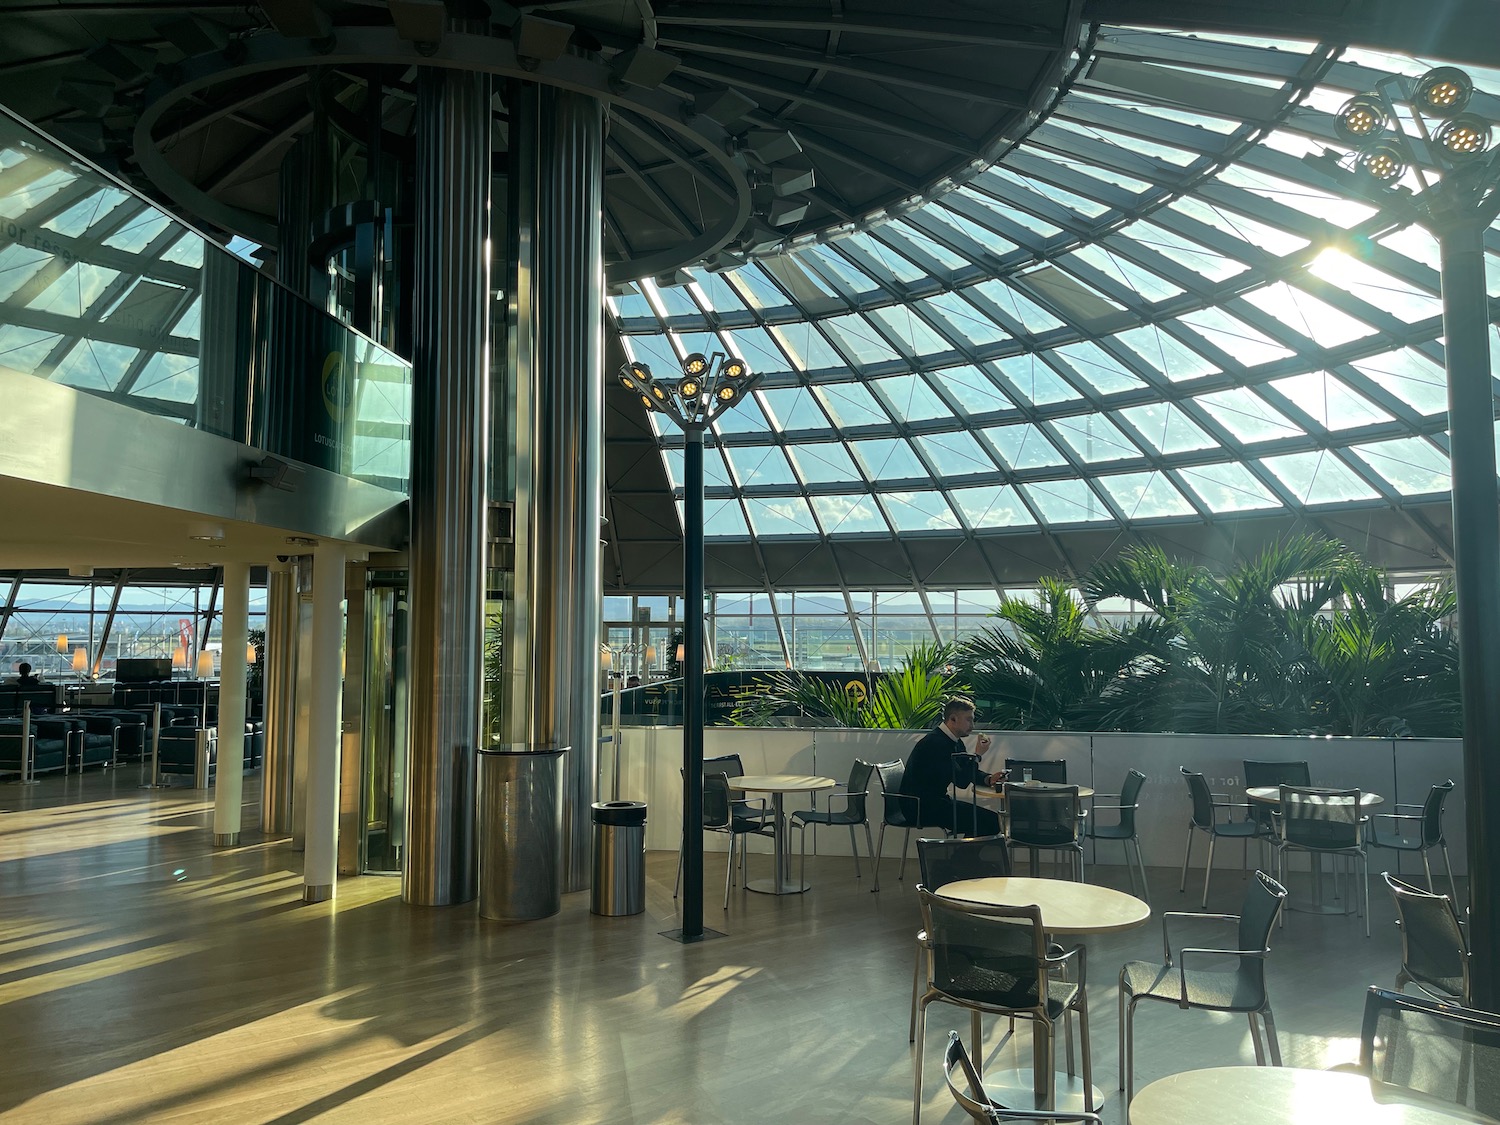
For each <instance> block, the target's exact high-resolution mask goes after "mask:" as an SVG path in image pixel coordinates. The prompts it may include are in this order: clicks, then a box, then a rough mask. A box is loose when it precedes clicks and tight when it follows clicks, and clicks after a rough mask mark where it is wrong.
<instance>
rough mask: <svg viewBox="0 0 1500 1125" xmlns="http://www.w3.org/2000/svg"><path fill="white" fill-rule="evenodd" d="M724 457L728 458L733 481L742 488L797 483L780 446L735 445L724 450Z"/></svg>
mask: <svg viewBox="0 0 1500 1125" xmlns="http://www.w3.org/2000/svg"><path fill="white" fill-rule="evenodd" d="M724 455H725V456H726V457H728V458H729V464H730V466H731V467H732V468H733V469H734V479H735V480H736V481H738V482H739V484H740V486H741V487H742V488H756V487H758V486H761V485H777V484H796V483H797V478H796V477H795V476H794V475H793V474H792V466H791V465H790V464H789V463H788V462H787V459H786V454H785V453H783V452H782V451H781V447H780V446H775V445H735V446H730V447H729V448H728V449H726V450H724Z"/></svg>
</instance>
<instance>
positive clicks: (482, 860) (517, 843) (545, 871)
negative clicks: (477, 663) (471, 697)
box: [479, 744, 568, 922]
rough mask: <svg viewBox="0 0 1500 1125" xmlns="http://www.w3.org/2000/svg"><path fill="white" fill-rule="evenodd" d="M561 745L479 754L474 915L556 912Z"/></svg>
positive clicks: (505, 917) (512, 918) (527, 916)
mask: <svg viewBox="0 0 1500 1125" xmlns="http://www.w3.org/2000/svg"><path fill="white" fill-rule="evenodd" d="M567 750H568V748H567V747H566V746H563V747H554V746H525V745H515V744H512V745H509V746H506V747H503V748H487V749H484V750H481V751H480V752H479V914H480V917H483V918H493V919H495V920H496V921H499V922H527V921H531V920H532V919H534V918H546V917H549V916H550V915H553V914H556V913H557V912H558V911H559V910H561V909H562V882H563V881H562V831H563V829H562V825H563V787H562V761H563V755H564V754H565V753H567Z"/></svg>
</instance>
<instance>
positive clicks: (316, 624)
mask: <svg viewBox="0 0 1500 1125" xmlns="http://www.w3.org/2000/svg"><path fill="white" fill-rule="evenodd" d="M312 595H313V623H312V677H311V680H312V701H311V707H310V708H309V711H310V714H309V718H308V735H309V737H308V755H307V759H308V760H307V847H306V850H305V852H304V854H303V875H302V901H303V902H323V901H324V900H325V899H330V898H332V897H333V884H334V878H335V875H336V873H337V867H338V825H339V743H340V742H341V741H342V733H341V730H340V726H341V724H340V721H339V713H340V701H341V698H342V696H343V690H342V681H343V668H342V662H341V660H340V656H341V654H342V650H343V640H344V636H343V623H344V608H343V603H344V545H343V544H342V543H325V544H322V545H320V546H319V547H317V548H316V549H315V550H314V552H313V577H312Z"/></svg>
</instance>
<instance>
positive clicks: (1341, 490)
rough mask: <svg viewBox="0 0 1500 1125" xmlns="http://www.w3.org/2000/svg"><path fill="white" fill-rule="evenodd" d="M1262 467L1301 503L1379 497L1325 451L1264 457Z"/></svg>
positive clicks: (1330, 502)
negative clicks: (1279, 480)
mask: <svg viewBox="0 0 1500 1125" xmlns="http://www.w3.org/2000/svg"><path fill="white" fill-rule="evenodd" d="M1262 464H1264V465H1265V466H1266V468H1268V469H1270V470H1271V472H1273V473H1275V474H1276V475H1277V477H1279V478H1280V479H1281V481H1282V482H1283V483H1284V484H1285V485H1286V486H1287V488H1288V489H1289V490H1290V491H1291V493H1292V495H1293V496H1294V497H1295V498H1296V499H1298V500H1300V501H1301V502H1302V503H1304V504H1337V503H1340V502H1342V501H1345V500H1373V499H1375V498H1376V497H1378V496H1379V495H1380V494H1379V493H1378V492H1376V491H1375V489H1373V488H1371V487H1370V486H1369V485H1368V484H1366V483H1365V482H1364V481H1362V480H1360V479H1359V477H1357V476H1356V475H1355V474H1354V473H1353V471H1352V470H1350V469H1349V467H1348V466H1347V465H1345V464H1344V463H1343V462H1342V461H1340V460H1339V459H1338V457H1337V456H1336V455H1335V454H1334V453H1333V452H1332V451H1331V450H1327V449H1319V450H1316V451H1314V452H1312V453H1289V454H1287V455H1286V456H1284V457H1267V458H1266V459H1265V460H1264V461H1263V462H1262Z"/></svg>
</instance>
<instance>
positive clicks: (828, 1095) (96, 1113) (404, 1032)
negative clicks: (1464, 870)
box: [0, 768, 1399, 1125]
mask: <svg viewBox="0 0 1500 1125" xmlns="http://www.w3.org/2000/svg"><path fill="white" fill-rule="evenodd" d="M137 780H138V779H137V777H136V773H135V771H134V770H133V769H130V768H126V769H124V770H122V771H118V772H117V773H114V774H106V775H103V776H101V775H100V774H98V773H91V774H89V775H87V776H85V777H84V778H83V779H81V780H80V779H79V778H78V777H76V776H75V777H72V778H60V777H51V778H46V779H44V780H43V781H42V783H41V784H39V785H36V786H31V787H22V786H20V785H15V784H5V783H0V1120H3V1121H5V1122H46V1123H48V1125H67V1123H75V1122H76V1123H82V1122H100V1121H109V1122H158V1121H183V1122H190V1121H213V1122H216V1123H238V1122H247V1123H248V1122H254V1123H267V1125H270V1123H274V1125H291V1123H294V1122H304V1121H320V1122H323V1121H326V1122H395V1121H401V1122H418V1121H420V1122H524V1123H542V1122H559V1123H560V1122H594V1121H609V1122H637V1123H645V1122H692V1123H720V1122H722V1123H731V1122H745V1123H747V1125H749V1123H753V1125H765V1123H769V1122H814V1123H815V1122H828V1123H833V1122H840V1123H852V1122H902V1121H904V1120H908V1119H909V1117H910V1113H911V1049H910V1047H909V1046H908V1044H907V1041H906V1027H907V1004H908V1000H909V996H910V988H911V965H912V935H913V933H914V932H915V929H916V925H917V905H916V899H915V895H914V894H913V893H912V890H911V887H912V885H913V884H914V882H915V869H914V865H909V866H908V870H907V878H906V882H905V883H904V884H902V883H898V882H897V881H896V879H895V870H894V863H893V861H889V860H888V861H887V863H888V865H889V866H888V867H887V869H886V871H885V872H883V879H882V883H883V888H884V889H882V891H881V893H880V894H878V895H872V894H870V893H869V892H868V886H869V882H870V879H869V875H868V872H866V877H865V880H864V881H863V883H860V882H856V880H855V879H854V878H853V872H852V868H851V866H850V864H849V861H848V860H844V859H832V858H830V859H824V860H815V861H813V862H811V863H810V864H809V868H808V878H809V881H810V882H812V883H813V889H812V891H811V892H810V893H808V894H805V895H793V896H786V897H783V898H772V897H768V896H764V895H755V894H745V893H743V892H742V891H739V890H738V889H737V890H736V891H735V892H734V894H733V895H732V897H731V900H730V908H729V910H728V912H727V913H724V912H720V911H719V910H718V909H717V903H718V899H717V898H716V892H715V890H714V888H715V886H716V885H718V884H717V880H719V879H720V878H721V877H722V874H723V869H722V866H721V864H722V862H723V860H722V857H721V856H719V855H715V854H710V855H709V856H708V857H707V861H706V868H707V871H706V876H705V878H706V882H707V884H708V894H707V901H708V904H709V907H710V909H709V911H708V918H707V921H708V924H709V925H710V926H712V927H714V928H716V929H721V930H724V931H726V933H727V934H728V936H727V937H725V938H723V939H720V940H716V941H711V942H707V943H705V944H702V945H697V946H688V947H684V946H680V945H676V944H674V943H672V942H669V941H666V940H664V939H663V938H661V937H659V936H657V935H658V931H660V930H665V929H668V928H670V927H671V926H673V925H675V924H676V918H675V915H674V914H673V900H672V878H673V874H674V865H675V857H674V856H672V855H669V854H664V853H653V854H652V855H651V857H650V861H649V863H648V886H647V910H646V913H645V915H643V916H637V917H634V918H620V919H603V918H595V917H593V916H591V915H590V914H589V913H588V895H587V894H586V893H584V894H575V895H569V896H566V897H565V899H564V906H563V910H562V913H561V914H559V915H558V916H557V917H555V918H551V919H548V920H545V921H542V922H535V923H530V924H527V925H520V926H502V925H496V924H492V923H483V922H481V921H480V920H479V919H478V917H477V916H476V913H475V911H474V909H473V908H472V907H463V908H454V909H431V908H415V907H408V906H405V905H403V904H402V903H401V901H400V887H399V883H398V881H397V880H395V879H390V878H374V877H371V878H362V879H345V880H342V881H341V882H340V883H339V885H338V892H337V897H336V899H335V900H334V901H333V902H332V903H323V904H319V905H316V906H306V905H303V904H302V903H301V901H300V887H301V878H300V869H301V856H300V855H299V854H297V853H295V852H294V851H293V850H292V847H291V845H290V843H289V842H287V841H282V840H275V841H259V840H258V837H257V833H256V832H255V831H254V825H255V824H256V823H257V813H256V809H257V807H258V786H257V785H256V784H255V782H254V781H253V779H247V784H246V824H247V829H248V830H247V832H246V834H245V835H246V839H247V842H246V843H245V844H244V845H243V846H241V847H239V848H235V849H232V850H227V851H216V850H214V849H213V848H212V847H210V846H209V843H208V833H207V827H206V826H207V825H208V823H209V820H210V817H211V801H210V800H209V799H208V795H207V794H202V793H196V792H192V791H188V790H182V789H174V790H166V791H142V790H139V789H137V788H136V783H137ZM768 846H769V845H767V847H768ZM1229 850H1230V851H1231V852H1234V853H1236V854H1235V856H1234V858H1236V859H1237V858H1238V856H1237V849H1229ZM1147 858H1148V861H1149V858H1150V857H1149V856H1148V857H1147ZM1229 858H1230V857H1229V856H1221V857H1220V859H1221V863H1222V862H1225V861H1227V860H1228V859H1229ZM1390 858H1392V857H1388V856H1386V855H1382V854H1380V853H1376V855H1375V856H1372V860H1371V864H1372V868H1373V869H1374V870H1376V871H1378V870H1380V869H1381V868H1382V867H1384V866H1387V865H1388V864H1389V862H1390ZM769 862H770V861H769V857H768V856H767V855H764V854H759V853H757V854H754V855H752V856H751V864H752V867H754V866H759V867H761V868H766V867H767V865H768V864H769ZM762 873H763V872H762ZM754 874H756V872H753V871H752V875H754ZM1151 874H1152V877H1153V896H1154V901H1155V903H1156V906H1157V908H1158V909H1172V910H1181V909H1191V908H1193V907H1194V906H1195V905H1196V903H1195V901H1193V900H1194V896H1192V895H1188V896H1183V895H1179V894H1178V893H1177V889H1176V872H1172V871H1166V870H1162V869H1154V870H1153V871H1152V873H1151ZM1090 878H1091V879H1092V878H1097V879H1100V880H1101V881H1105V882H1109V883H1111V884H1112V885H1116V886H1120V887H1122V888H1125V887H1127V886H1128V883H1127V880H1126V875H1125V869H1124V868H1123V867H1109V868H1092V867H1091V868H1090ZM1243 887H1244V880H1243V877H1242V873H1241V872H1239V871H1238V870H1234V869H1230V868H1228V867H1225V868H1224V869H1223V870H1221V871H1220V872H1219V873H1218V874H1217V875H1216V877H1215V879H1214V884H1213V891H1214V893H1213V898H1212V899H1211V900H1210V907H1211V908H1212V909H1217V910H1232V909H1234V908H1235V906H1236V904H1237V902H1238V900H1239V896H1240V894H1241V893H1242V890H1243ZM1378 888H1379V884H1378V883H1377V884H1376V885H1375V888H1372V893H1371V901H1372V904H1373V907H1374V927H1373V928H1374V936H1373V937H1372V938H1370V939H1366V938H1365V937H1364V936H1363V928H1362V926H1361V924H1360V923H1359V922H1357V921H1356V920H1354V919H1353V918H1347V919H1345V918H1322V917H1312V916H1308V915H1301V914H1297V915H1292V916H1291V917H1290V918H1289V919H1288V921H1287V925H1286V928H1285V929H1283V930H1280V931H1278V932H1277V933H1276V934H1275V935H1274V936H1273V939H1272V941H1273V953H1272V959H1271V989H1272V1002H1273V1004H1274V1007H1275V1011H1276V1022H1277V1025H1278V1028H1279V1030H1280V1032H1281V1043H1282V1051H1283V1054H1284V1056H1285V1061H1286V1063H1287V1064H1288V1065H1302V1066H1324V1065H1330V1064H1332V1063H1336V1062H1342V1061H1349V1060H1352V1059H1353V1057H1354V1056H1355V1054H1356V1052H1357V1037H1358V1034H1359V1014H1360V1010H1361V1007H1362V1004H1363V990H1364V987H1365V986H1366V985H1368V984H1371V983H1379V984H1385V985H1389V984H1390V983H1391V981H1392V979H1393V978H1394V975H1395V972H1396V968H1397V955H1398V948H1399V947H1398V941H1397V937H1396V934H1395V931H1394V926H1393V924H1392V919H1393V917H1394V912H1393V911H1392V909H1391V907H1390V905H1389V903H1388V902H1387V901H1385V899H1384V898H1383V897H1382V895H1381V894H1380V893H1377V889H1378ZM1088 949H1089V956H1088V968H1089V978H1090V979H1089V989H1090V1002H1091V1010H1092V1019H1091V1022H1092V1025H1093V1032H1094V1059H1095V1081H1096V1083H1098V1084H1099V1086H1101V1087H1102V1088H1103V1089H1104V1090H1105V1092H1106V1093H1107V1094H1109V1095H1110V1096H1109V1099H1108V1100H1107V1102H1106V1104H1105V1107H1104V1109H1105V1120H1106V1121H1108V1122H1115V1123H1118V1122H1120V1121H1121V1119H1122V1115H1121V1113H1120V1108H1119V1098H1118V1095H1116V1094H1115V1090H1114V1087H1115V1084H1116V1083H1115V1078H1116V1072H1115V1048H1116V1033H1115V985H1114V982H1115V978H1116V976H1117V974H1118V970H1119V965H1120V963H1121V962H1122V961H1124V960H1126V959H1128V958H1132V957H1157V956H1159V954H1160V927H1159V924H1158V922H1157V921H1156V920H1155V919H1154V918H1153V920H1152V921H1151V923H1149V924H1148V925H1147V926H1145V927H1143V928H1141V929H1139V930H1135V931H1131V932H1128V933H1123V934H1112V935H1103V936H1100V937H1096V938H1090V939H1088ZM950 1026H951V1027H956V1028H960V1029H966V1028H967V1017H966V1015H964V1014H962V1013H957V1012H953V1013H950V1012H949V1011H947V1010H945V1009H944V1008H943V1007H942V1006H940V1005H934V1006H933V1008H932V1009H931V1013H930V1027H931V1028H932V1036H933V1040H932V1043H931V1045H930V1051H931V1054H930V1055H929V1063H928V1067H927V1071H928V1076H929V1079H928V1082H927V1088H926V1098H925V1102H926V1110H925V1111H924V1120H926V1121H928V1122H933V1123H935V1122H940V1121H947V1122H950V1123H954V1122H958V1121H961V1120H963V1118H962V1116H961V1114H960V1113H959V1111H958V1110H957V1109H956V1108H955V1107H953V1105H952V1102H951V1099H950V1098H949V1096H948V1094H947V1092H946V1090H945V1089H944V1088H943V1086H942V1078H941V1068H940V1066H939V1065H937V1060H938V1058H939V1055H940V1048H939V1042H940V1040H941V1038H942V1032H944V1031H945V1030H946V1029H947V1028H948V1027H950ZM1136 1035H1137V1071H1136V1073H1137V1083H1138V1086H1140V1085H1145V1084H1146V1083H1148V1082H1150V1081H1151V1080H1152V1079H1153V1078H1156V1077H1160V1076H1161V1075H1163V1074H1166V1073H1170V1072H1172V1071H1176V1070H1184V1069H1190V1068H1193V1067H1200V1066H1215V1065H1225V1064H1230V1063H1235V1062H1249V1061H1251V1059H1252V1057H1253V1056H1252V1054H1251V1046H1250V1040H1249V1035H1248V1028H1247V1025H1246V1023H1245V1021H1244V1020H1243V1018H1241V1017H1234V1018H1231V1017H1227V1016H1226V1017H1220V1016H1216V1015H1213V1014H1208V1013H1199V1012H1180V1011H1177V1010H1176V1009H1173V1008H1170V1007H1168V1006H1166V1005H1154V1006H1150V1007H1144V1006H1143V1007H1142V1009H1141V1010H1140V1011H1139V1012H1138V1013H1137V1032H1136ZM1016 1038H1017V1039H1018V1040H1020V1045H1019V1046H1018V1047H1009V1048H1006V1050H1005V1052H1004V1054H1005V1055H1006V1056H1007V1057H1006V1058H1005V1059H997V1060H992V1061H991V1064H990V1065H992V1066H994V1065H997V1064H998V1065H1024V1063H1025V1059H1026V1057H1027V1056H1026V1054H1025V1052H1026V1046H1025V1039H1026V1036H1025V1033H1024V1030H1023V1032H1022V1033H1021V1034H1020V1035H1018V1036H1017V1037H1016ZM1016 1051H1019V1052H1020V1054H1019V1055H1018V1056H1016V1057H1015V1058H1014V1059H1012V1058H1011V1057H1010V1056H1012V1055H1013V1054H1014V1053H1015V1052H1016Z"/></svg>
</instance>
